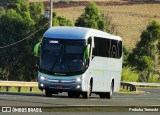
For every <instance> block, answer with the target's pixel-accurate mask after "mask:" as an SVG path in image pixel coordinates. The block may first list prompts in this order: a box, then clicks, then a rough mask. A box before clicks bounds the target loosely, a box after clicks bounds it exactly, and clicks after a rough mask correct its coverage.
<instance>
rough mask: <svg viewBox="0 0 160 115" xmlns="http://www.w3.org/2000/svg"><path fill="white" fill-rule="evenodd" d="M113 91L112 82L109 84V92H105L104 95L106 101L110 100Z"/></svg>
mask: <svg viewBox="0 0 160 115" xmlns="http://www.w3.org/2000/svg"><path fill="white" fill-rule="evenodd" d="M113 89H114V84H113V82H112V83H111V87H110V92H107V93H106V98H107V99H111V98H112V95H113Z"/></svg>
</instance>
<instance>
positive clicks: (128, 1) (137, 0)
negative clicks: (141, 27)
mask: <svg viewBox="0 0 160 115" xmlns="http://www.w3.org/2000/svg"><path fill="white" fill-rule="evenodd" d="M49 3H50V2H49V1H44V5H45V6H49ZM89 3H90V2H89V1H71V2H64V1H60V2H55V3H53V6H54V8H67V7H78V6H87V5H88V4H89ZM146 3H153V4H154V3H160V2H158V1H154V0H152V1H151V0H122V1H109V2H104V1H98V2H96V4H97V5H99V6H109V5H134V4H146Z"/></svg>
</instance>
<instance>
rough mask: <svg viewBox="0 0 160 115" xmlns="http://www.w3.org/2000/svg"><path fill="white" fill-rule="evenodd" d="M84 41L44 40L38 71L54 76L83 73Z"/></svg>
mask: <svg viewBox="0 0 160 115" xmlns="http://www.w3.org/2000/svg"><path fill="white" fill-rule="evenodd" d="M85 46H86V43H85V41H84V40H59V39H58V40H57V39H47V38H44V39H43V42H42V50H41V51H42V52H41V61H40V71H42V72H46V73H48V74H54V75H75V74H80V73H82V72H83V71H84V61H83V60H84V59H83V57H84V56H83V55H84V48H85Z"/></svg>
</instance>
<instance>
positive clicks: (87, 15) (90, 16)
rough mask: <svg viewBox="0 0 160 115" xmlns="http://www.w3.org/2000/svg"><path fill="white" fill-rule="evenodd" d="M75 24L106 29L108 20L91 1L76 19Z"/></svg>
mask: <svg viewBox="0 0 160 115" xmlns="http://www.w3.org/2000/svg"><path fill="white" fill-rule="evenodd" d="M75 26H80V27H88V28H95V29H99V30H102V31H105V30H106V22H105V21H104V20H103V18H102V14H101V13H100V11H99V8H98V6H97V5H96V4H95V3H94V2H91V3H90V4H89V5H88V6H87V7H86V8H85V12H84V13H83V14H82V15H81V16H80V17H79V18H78V19H77V20H76V23H75Z"/></svg>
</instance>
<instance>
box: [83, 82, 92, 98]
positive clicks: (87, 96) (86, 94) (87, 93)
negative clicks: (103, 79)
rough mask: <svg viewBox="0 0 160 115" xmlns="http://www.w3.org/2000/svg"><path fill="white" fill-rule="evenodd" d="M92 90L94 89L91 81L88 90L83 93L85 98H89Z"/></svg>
mask: <svg viewBox="0 0 160 115" xmlns="http://www.w3.org/2000/svg"><path fill="white" fill-rule="evenodd" d="M91 91H92V86H91V83H90V84H89V87H88V91H87V92H84V93H83V98H86V99H88V98H89V96H90V95H91Z"/></svg>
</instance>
